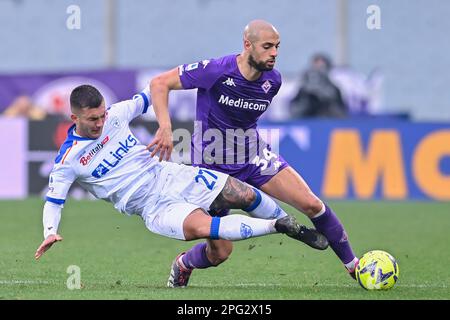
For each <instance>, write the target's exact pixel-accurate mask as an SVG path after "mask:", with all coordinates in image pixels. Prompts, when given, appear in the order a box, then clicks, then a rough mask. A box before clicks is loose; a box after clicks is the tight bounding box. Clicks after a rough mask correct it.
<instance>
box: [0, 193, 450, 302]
mask: <svg viewBox="0 0 450 320" xmlns="http://www.w3.org/2000/svg"><path fill="white" fill-rule="evenodd" d="M330 204H331V206H332V207H333V208H334V209H335V211H336V212H337V213H338V215H339V217H340V219H341V220H342V222H343V223H344V225H345V227H346V229H347V232H348V234H349V237H350V240H351V243H352V245H353V248H354V250H355V252H356V253H357V255H358V256H361V255H362V254H363V253H364V252H366V251H369V250H372V249H381V250H385V251H388V252H389V253H391V254H392V255H393V256H394V257H395V258H396V259H397V261H398V263H399V266H400V277H399V281H398V282H397V284H396V286H395V287H394V288H393V289H392V290H388V291H377V292H369V291H365V290H363V289H362V288H361V287H360V286H359V285H358V284H357V283H356V282H355V281H354V280H352V279H351V278H350V277H349V276H348V275H347V274H346V272H345V271H344V269H343V266H342V265H341V263H340V262H339V261H338V259H337V257H336V256H335V255H334V253H333V252H332V250H331V249H328V250H326V251H324V252H322V251H315V250H313V249H311V248H309V247H307V246H306V245H304V244H302V243H300V242H297V241H295V240H293V239H290V238H288V237H286V236H283V235H278V234H277V235H269V236H265V237H260V238H254V239H249V240H245V241H239V242H235V243H234V251H233V254H232V255H231V257H230V258H229V260H228V261H226V262H225V263H223V264H222V265H220V266H219V267H217V268H209V269H205V270H195V271H194V272H193V274H192V277H191V281H190V286H189V287H188V288H186V289H182V290H180V289H169V288H166V281H167V277H168V273H169V269H170V265H171V263H172V259H173V258H174V257H175V256H176V255H177V254H178V253H179V252H181V251H182V250H186V249H188V248H190V247H191V246H192V245H193V244H194V243H196V242H182V241H178V240H173V239H169V238H165V237H162V236H158V235H155V234H152V233H151V232H150V231H148V230H147V229H146V228H145V226H144V224H143V222H142V221H141V219H140V218H139V217H136V216H133V217H127V216H124V215H122V214H120V213H118V212H117V211H115V210H114V209H113V207H112V206H111V205H110V204H108V203H105V202H100V201H87V200H86V201H76V200H69V201H68V202H67V203H66V205H65V208H64V210H63V214H62V221H61V224H60V228H59V231H60V234H61V235H62V236H63V238H64V240H63V241H62V242H59V243H57V244H55V245H54V246H53V247H52V248H51V249H50V250H49V251H47V252H46V253H45V254H44V255H43V256H42V257H41V259H40V260H39V261H35V260H34V252H35V250H36V248H37V247H38V246H39V244H40V243H41V241H42V205H43V201H42V200H41V199H37V198H31V199H27V200H24V201H0V254H1V258H0V299H159V300H175V299H184V300H191V299H200V300H209V299H213V300H218V299H223V300H228V299H239V300H246V299H257V300H259V299H261V300H263V299H275V300H278V299H291V300H298V299H370V300H376V299H383V300H385V299H389V300H390V299H408V300H409V299H446V300H448V299H450V268H449V266H450V254H449V252H450V250H449V246H450V232H449V231H450V203H432V202H330ZM286 210H288V211H290V212H293V210H292V209H291V208H288V207H286ZM297 217H298V219H299V220H300V221H301V222H302V223H304V224H307V225H311V223H310V222H309V220H308V219H306V217H304V216H303V215H301V214H297ZM71 265H76V266H78V267H79V268H80V271H81V283H82V287H81V289H79V290H76V289H75V290H69V289H68V288H67V285H66V282H67V279H68V278H69V277H70V275H71V274H69V273H67V269H68V267H69V266H71Z"/></svg>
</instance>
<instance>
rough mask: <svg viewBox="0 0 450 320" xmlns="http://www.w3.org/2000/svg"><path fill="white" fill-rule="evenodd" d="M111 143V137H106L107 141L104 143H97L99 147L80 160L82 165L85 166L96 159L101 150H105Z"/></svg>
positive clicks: (104, 140) (103, 141)
mask: <svg viewBox="0 0 450 320" xmlns="http://www.w3.org/2000/svg"><path fill="white" fill-rule="evenodd" d="M108 141H109V136H106V137H105V139H103V140H102V142H100V143H97V145H96V146H95V147H94V148H92V149H91V150H90V151H89V152H88V153H87V154H86V155H85V154H83V155H82V156H81V158H80V163H81V164H82V165H83V166H85V165H87V164H89V162H91V160H92V159H93V158H94V156H95V155H96V154H97V152H99V151H100V150H101V149H103V147H104V145H105V144H106V143H107V142H108Z"/></svg>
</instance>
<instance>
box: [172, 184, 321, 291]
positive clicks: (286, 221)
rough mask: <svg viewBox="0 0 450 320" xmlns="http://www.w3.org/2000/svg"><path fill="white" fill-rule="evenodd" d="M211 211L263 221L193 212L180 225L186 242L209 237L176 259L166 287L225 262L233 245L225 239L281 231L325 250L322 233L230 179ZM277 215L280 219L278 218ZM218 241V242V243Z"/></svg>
mask: <svg viewBox="0 0 450 320" xmlns="http://www.w3.org/2000/svg"><path fill="white" fill-rule="evenodd" d="M211 208H212V209H215V210H221V209H227V208H230V209H243V210H245V211H247V212H249V214H250V215H252V214H253V215H258V214H259V215H265V216H266V218H264V219H258V218H252V217H247V216H244V215H231V216H225V217H223V218H219V217H211V216H209V215H207V214H206V213H205V212H204V211H203V210H201V209H196V210H194V211H193V212H192V213H191V214H190V215H189V216H187V217H186V219H185V221H184V223H183V230H184V235H185V239H186V240H195V239H201V238H209V240H208V241H207V242H206V243H200V244H197V245H195V246H194V247H193V248H191V249H190V250H189V251H187V252H183V253H181V254H179V255H178V256H177V257H176V259H175V260H174V262H173V264H172V270H171V274H170V277H169V281H168V286H169V287H185V286H186V285H187V283H188V281H189V277H190V275H191V272H192V270H193V269H194V268H199V269H204V268H208V267H212V266H217V265H218V264H220V263H222V262H223V261H225V260H226V259H227V258H228V256H229V255H230V254H231V251H232V244H231V242H230V241H224V240H241V239H246V238H249V237H255V236H261V235H265V234H270V233H275V232H280V233H285V234H287V235H288V236H290V237H292V238H294V239H297V240H299V241H302V242H304V243H306V244H308V245H309V246H311V247H314V248H316V249H320V250H324V249H326V248H327V247H328V241H327V240H326V238H325V237H324V236H323V235H322V234H320V233H319V232H317V231H316V230H313V229H308V228H307V227H305V226H302V225H299V224H298V223H297V221H296V220H295V218H294V217H292V216H288V215H287V214H285V213H284V212H283V211H282V210H281V208H279V207H278V205H277V204H276V202H275V201H273V200H272V199H270V198H269V197H268V196H267V195H264V194H262V193H260V192H259V191H258V190H256V189H253V188H250V187H249V186H248V185H246V184H244V183H242V182H240V181H239V180H237V179H234V178H232V177H229V178H228V180H227V182H226V184H225V187H224V189H223V190H222V192H221V193H220V194H219V196H218V197H217V198H216V199H215V200H214V202H213V203H212V205H211ZM282 213H284V214H282ZM279 216H281V217H282V218H279V219H277V217H279ZM269 217H272V218H271V219H270V218H269ZM219 238H220V239H221V240H217V239H219Z"/></svg>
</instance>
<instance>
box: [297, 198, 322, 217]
mask: <svg viewBox="0 0 450 320" xmlns="http://www.w3.org/2000/svg"><path fill="white" fill-rule="evenodd" d="M322 208H323V202H322V201H321V200H320V199H319V198H317V197H316V196H313V195H312V196H308V197H307V198H306V199H304V200H303V201H302V204H301V210H302V212H303V213H305V214H306V215H307V216H308V217H313V216H315V215H316V214H317V213H319V212H320V211H321V210H322Z"/></svg>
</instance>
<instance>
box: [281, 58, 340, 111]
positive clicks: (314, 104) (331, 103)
mask: <svg viewBox="0 0 450 320" xmlns="http://www.w3.org/2000/svg"><path fill="white" fill-rule="evenodd" d="M331 68H332V63H331V60H330V58H329V57H327V56H326V55H324V54H315V55H314V56H313V57H312V61H311V66H310V67H309V68H308V69H307V70H306V71H305V72H304V73H303V75H302V80H301V85H300V88H299V90H298V92H297V94H296V95H295V97H294V98H293V99H292V100H291V101H290V106H289V107H290V111H291V115H292V116H293V117H295V118H304V117H332V118H342V117H345V116H347V114H348V108H347V106H346V104H345V103H344V101H343V99H342V95H341V92H340V90H339V88H338V87H337V86H336V85H335V84H334V83H333V82H332V81H331V79H330V77H329V73H330V70H331Z"/></svg>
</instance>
